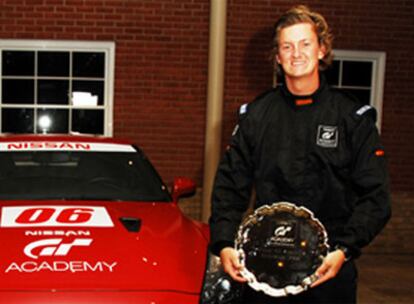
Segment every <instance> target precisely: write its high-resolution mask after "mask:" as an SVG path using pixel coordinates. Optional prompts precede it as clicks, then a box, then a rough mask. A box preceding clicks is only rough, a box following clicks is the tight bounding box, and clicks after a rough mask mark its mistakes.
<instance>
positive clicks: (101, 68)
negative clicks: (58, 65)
mask: <svg viewBox="0 0 414 304" xmlns="http://www.w3.org/2000/svg"><path fill="white" fill-rule="evenodd" d="M73 76H74V77H104V76H105V53H78V52H76V53H73Z"/></svg>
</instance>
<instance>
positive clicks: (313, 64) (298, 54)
mask: <svg viewBox="0 0 414 304" xmlns="http://www.w3.org/2000/svg"><path fill="white" fill-rule="evenodd" d="M324 54H325V52H324V48H323V47H321V46H320V45H319V42H318V37H317V35H316V33H315V30H314V28H313V26H312V25H311V24H310V23H298V24H295V25H291V26H288V27H286V28H284V29H282V30H281V31H280V36H279V51H278V54H277V55H276V60H277V62H278V63H279V64H280V65H281V66H282V67H283V71H284V72H285V77H286V79H287V80H294V79H306V78H308V77H310V78H312V77H318V67H319V60H320V59H322V58H323V57H324Z"/></svg>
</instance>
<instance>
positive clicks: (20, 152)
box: [0, 135, 239, 304]
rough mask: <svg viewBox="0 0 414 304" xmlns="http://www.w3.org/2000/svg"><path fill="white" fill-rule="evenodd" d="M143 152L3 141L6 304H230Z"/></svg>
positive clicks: (34, 139)
mask: <svg viewBox="0 0 414 304" xmlns="http://www.w3.org/2000/svg"><path fill="white" fill-rule="evenodd" d="M194 190H195V184H194V183H193V182H192V181H191V180H189V179H186V178H176V179H175V181H174V185H173V186H172V191H171V193H169V191H168V189H167V187H166V185H165V184H164V183H163V182H162V180H161V178H160V176H159V175H158V174H157V172H156V170H155V169H154V167H153V166H152V165H151V163H150V162H149V160H148V158H147V157H146V156H145V155H144V153H143V152H142V151H141V150H140V149H139V148H138V147H136V146H134V145H132V144H131V143H129V142H126V141H118V140H114V139H109V138H98V137H87V136H83V137H81V136H52V135H33V136H3V137H0V207H1V218H0V242H1V248H2V250H1V251H0V261H1V264H0V303H8V304H12V303H42V304H43V303H73V304H76V303H88V304H89V303H100V304H102V303H140V304H141V303H142V304H144V303H146V304H163V303H165V304H187V303H188V304H191V303H205V304H207V303H229V302H232V301H234V300H235V298H236V297H237V294H238V292H239V291H238V289H237V288H236V289H235V288H233V287H232V286H231V285H232V282H231V281H230V280H229V279H228V277H226V276H225V275H224V274H223V272H222V270H221V268H220V264H219V262H218V259H217V258H215V257H213V256H212V255H211V254H209V253H208V240H209V235H208V227H207V225H205V224H202V223H199V222H196V221H193V220H191V219H189V218H187V217H185V216H184V215H183V214H182V213H181V211H180V209H179V207H178V205H177V200H178V198H179V197H180V196H183V195H188V194H190V193H191V192H193V191H194Z"/></svg>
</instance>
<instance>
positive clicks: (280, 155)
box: [210, 77, 391, 257]
mask: <svg viewBox="0 0 414 304" xmlns="http://www.w3.org/2000/svg"><path fill="white" fill-rule="evenodd" d="M375 117H376V114H375V110H374V109H373V108H371V107H369V106H363V105H361V104H360V103H359V102H358V101H356V100H354V99H353V98H351V97H350V96H348V95H346V94H345V93H343V92H340V91H338V90H336V89H333V88H331V87H329V86H328V85H327V84H326V81H325V79H324V78H323V77H321V85H320V87H319V89H318V90H317V91H316V92H315V93H314V94H312V95H310V96H294V95H292V94H291V93H290V92H289V91H288V90H287V88H286V87H285V86H281V87H279V88H276V89H273V90H271V91H269V92H266V93H265V94H263V95H261V96H259V97H258V98H257V99H256V100H254V101H253V102H251V103H249V104H248V105H244V106H242V107H241V108H240V114H239V123H238V125H237V126H236V128H235V130H234V132H233V135H232V138H231V142H230V145H229V147H228V149H227V151H226V152H225V155H224V157H223V158H222V160H221V162H220V164H219V168H218V171H217V175H216V178H215V183H214V189H213V195H212V215H211V218H210V229H211V249H212V251H213V253H215V254H218V253H219V252H220V250H221V249H222V248H223V247H225V246H233V244H234V238H235V234H236V232H237V230H238V226H239V224H240V222H241V219H242V216H243V214H244V213H245V211H246V209H247V207H248V203H249V199H250V196H251V190H252V187H253V185H254V188H255V190H256V202H255V208H257V207H260V206H262V205H264V204H271V203H273V202H279V201H287V202H291V203H294V204H296V205H299V206H305V207H306V208H308V209H310V210H311V211H313V213H314V215H315V216H316V217H317V218H318V219H319V220H320V221H321V222H322V223H323V224H324V226H325V228H326V230H327V232H328V238H329V243H330V246H331V247H332V248H334V247H335V246H336V245H343V246H346V247H347V248H348V249H349V250H350V252H351V253H352V257H357V256H358V255H359V254H360V250H361V248H362V247H364V246H366V245H367V244H369V243H370V242H371V241H372V240H373V238H374V237H375V236H376V235H377V234H378V233H379V232H380V231H381V229H382V228H383V227H384V225H385V224H386V222H387V221H388V219H389V218H390V214H391V208H390V199H389V190H388V174H387V170H386V163H385V157H384V150H383V147H382V145H381V143H380V138H379V135H378V131H377V128H376V126H375Z"/></svg>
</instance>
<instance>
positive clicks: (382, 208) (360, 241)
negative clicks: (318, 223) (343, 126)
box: [337, 109, 391, 257]
mask: <svg viewBox="0 0 414 304" xmlns="http://www.w3.org/2000/svg"><path fill="white" fill-rule="evenodd" d="M368 112H371V113H364V114H363V115H361V117H359V118H358V121H357V124H356V126H355V129H354V131H353V132H352V137H351V144H352V151H353V152H352V154H353V165H352V171H351V185H352V188H353V191H354V193H355V194H356V196H357V200H356V203H355V205H354V209H353V213H352V216H351V218H350V220H349V221H348V223H347V224H346V225H345V227H344V230H343V234H342V235H341V236H340V237H339V238H338V239H337V243H338V244H340V245H345V246H346V247H348V248H349V249H350V250H351V253H352V255H353V256H354V257H357V256H358V255H359V254H360V251H361V248H362V247H364V246H366V245H368V244H369V243H370V242H371V241H372V240H373V239H374V238H375V236H377V235H378V234H379V233H380V231H381V230H382V229H383V228H384V226H385V224H386V223H387V221H388V220H389V218H390V217H391V203H390V194H389V177H388V172H387V168H386V159H385V152H384V148H383V146H382V145H381V142H380V137H379V134H378V130H377V128H376V126H375V119H372V117H371V116H373V117H375V110H374V109H371V110H370V111H368ZM370 114H373V115H370Z"/></svg>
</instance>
